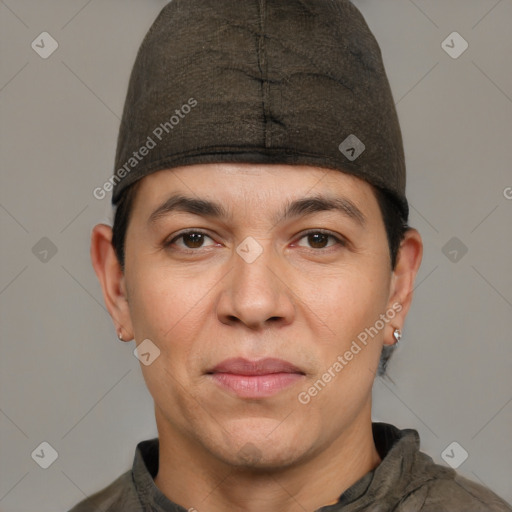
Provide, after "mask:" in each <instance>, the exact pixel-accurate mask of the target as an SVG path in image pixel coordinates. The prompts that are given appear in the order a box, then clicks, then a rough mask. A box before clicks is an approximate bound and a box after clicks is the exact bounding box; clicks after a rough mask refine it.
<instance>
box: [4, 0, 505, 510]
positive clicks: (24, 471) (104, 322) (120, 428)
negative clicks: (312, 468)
mask: <svg viewBox="0 0 512 512" xmlns="http://www.w3.org/2000/svg"><path fill="white" fill-rule="evenodd" d="M165 3H166V2H165V1H164V0H145V1H142V0H103V1H100V0H89V1H87V0H67V1H64V0H38V1H35V0H1V1H0V38H1V40H0V42H1V77H0V119H1V122H0V130H1V132H0V135H1V150H2V158H1V160H0V162H1V166H2V175H1V186H0V230H1V231H0V240H1V244H0V245H1V258H2V266H1V273H0V315H1V356H0V372H1V373H0V375H1V376H0V447H1V456H0V510H1V511H2V512H21V511H23V512H28V511H33V510H38V511H39V512H50V511H51V512H55V511H58V510H60V511H66V510H68V509H69V508H71V506H72V505H73V504H75V503H76V502H78V501H80V500H82V499H83V498H84V497H85V496H86V495H90V494H91V493H93V492H95V491H97V490H99V489H100V488H102V487H104V486H106V485H107V484H109V483H110V482H111V481H112V480H114V479H115V478H116V477H117V476H119V475H120V474H121V473H122V472H124V471H126V470H127V469H128V468H129V467H131V464H132V459H133V455H134V450H135V446H136V444H137V443H138V442H139V441H141V440H143V439H148V438H150V437H154V436H156V428H155V422H154V413H153V404H152V400H151V397H150V395H149V393H148V391H147V390H146V388H145V385H144V381H143V379H142V376H141V372H140V368H139V366H138V365H139V362H138V361H137V360H136V358H135V357H134V356H133V354H132V351H133V348H134V346H133V342H132V343H128V344H123V343H120V342H118V341H117V339H116V334H115V332H114V329H113V326H112V324H111V321H110V317H109V316H108V314H107V312H106V310H105V308H104V305H103V300H102V297H101V291H100V287H99V285H98V283H97V280H96V277H95V275H94V273H93V270H92V268H91V265H90V261H89V237H90V232H91V229H92V227H93V225H94V224H95V223H97V222H99V221H101V220H102V219H103V218H104V216H105V215H107V213H108V211H109V199H108V198H107V199H104V200H98V199H95V198H94V196H93V193H92V192H93V190H94V188H95V187H98V186H101V185H102V184H103V183H104V182H105V180H106V179H107V178H108V177H109V176H110V175H111V174H112V172H113V170H114V169H113V161H114V152H115V144H116V137H117V130H118V127H119V118H120V116H121V112H122V106H123V102H124V98H125V94H126V87H127V82H128V77H129V73H130V71H131V67H132V64H133V61H134V58H135V53H136V51H137V49H138V46H139V44H140V42H141V41H142V38H143V36H144V34H145V33H146V31H147V29H148V28H149V26H150V25H151V23H152V22H153V20H154V19H155V17H156V16H157V14H158V12H159V11H160V9H161V8H162V7H163V6H164V5H165ZM355 3H356V5H357V6H358V7H359V8H360V9H361V11H362V12H363V14H364V15H365V17H366V19H367V21H368V24H369V25H370V27H371V28H372V30H373V31H374V33H375V35H376V37H377V40H378V41H379V43H380V45H381V48H382V52H383V56H384V61H385V65H386V69H387V72H388V75H389V79H390V82H391V86H392V90H393V94H394V97H395V101H396V103H397V109H398V114H399V117H400V122H401V126H402V131H403V135H404V143H405V151H406V158H407V166H408V185H407V193H408V197H409V200H410V204H411V225H413V226H415V227H416V228H418V229H419V230H420V232H421V234H422V236H423V239H424V242H425V256H424V261H423V265H422V268H421V271H420V273H419V276H418V279H417V285H416V291H415V299H414V302H413V307H412V311H411V313H410V315H409V318H408V320H407V322H406V325H405V328H404V338H403V341H402V342H401V346H400V348H399V350H398V351H397V352H396V354H395V355H394V357H393V359H392V361H391V364H390V368H389V377H390V378H389V379H387V380H383V379H378V380H377V381H376V383H375V389H374V401H375V403H374V418H375V420H380V421H387V422H391V423H394V424H395V425H397V426H398V427H401V428H405V427H410V428H415V429H417V430H418V431H419V433H420V435H421V439H422V449H423V450H424V451H426V452H427V453H429V454H430V455H431V456H432V457H433V458H434V460H435V461H436V462H439V463H441V464H446V462H445V461H444V460H443V457H442V453H443V452H444V451H445V449H446V448H447V447H448V446H449V445H450V444H451V443H453V442H456V443H458V444H457V445H452V448H450V450H451V449H453V446H455V451H453V452H450V450H449V451H448V453H453V454H454V456H453V458H457V460H459V461H460V460H461V458H463V457H462V456H463V455H464V452H463V451H462V450H465V452H467V454H468V457H467V459H466V460H465V461H464V462H463V463H462V464H461V465H460V467H459V468H458V471H460V472H461V473H462V474H464V475H465V476H468V477H469V478H471V479H473V480H477V481H480V482H482V483H484V484H485V485H487V486H488V487H490V488H491V489H493V490H494V491H495V492H497V493H498V494H500V495H501V496H503V497H504V498H505V499H507V500H509V501H511V500H512V485H511V482H512V436H511V432H512V386H511V384H512V349H511V343H510V341H511V332H512V272H511V262H512V258H511V256H510V255H511V253H512V229H511V225H512V222H511V221H512V188H511V187H512V171H511V162H512V141H511V135H512V66H511V60H510V55H511V54H512V38H511V37H510V25H511V22H512V1H511V0H501V1H497V0H445V1H443V2H439V1H437V0H415V1H414V2H413V1H412V0H358V1H355ZM42 32H48V34H49V35H50V36H51V37H52V38H53V40H54V41H55V42H56V43H55V42H53V41H52V40H51V39H49V38H48V36H46V35H44V36H40V34H41V33H42ZM453 32H457V34H453ZM42 37H44V38H46V39H44V40H45V41H46V42H45V44H44V49H43V48H41V46H43V45H42V44H41V43H40V41H41V38H42ZM33 41H35V42H36V43H37V42H38V41H39V48H38V47H37V46H36V47H35V48H36V49H37V50H36V49H34V48H33V47H32V42H33ZM443 41H446V42H445V43H444V44H443ZM465 42H467V44H468V47H467V49H466V50H465V51H464V52H463V53H462V54H460V55H459V53H460V52H461V51H462V49H463V48H464V47H465V44H466V43H465ZM55 44H58V48H57V49H56V51H55V52H54V53H53V54H51V55H50V56H49V57H47V58H42V57H41V56H40V53H44V52H43V50H44V51H46V52H47V51H49V50H50V49H51V48H52V46H51V45H55ZM446 50H447V51H446ZM450 53H451V55H450ZM454 57H456V58H454ZM43 442H46V443H49V445H50V446H51V447H52V448H53V450H55V454H54V452H53V451H52V450H51V449H50V448H49V447H48V446H47V445H41V443H43ZM41 450H43V451H44V450H46V452H45V457H46V456H52V455H54V456H55V455H56V456H57V459H56V460H55V461H54V462H53V464H52V465H51V466H50V467H48V468H47V469H43V468H42V467H40V465H39V464H38V459H37V456H36V455H37V453H39V454H40V453H41ZM32 454H36V455H32ZM41 458H42V457H40V459H41ZM40 459H39V462H40ZM46 460H49V459H46Z"/></svg>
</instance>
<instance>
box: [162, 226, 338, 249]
mask: <svg viewBox="0 0 512 512" xmlns="http://www.w3.org/2000/svg"><path fill="white" fill-rule="evenodd" d="M205 239H210V240H211V241H212V242H214V244H211V245H209V246H205V245H204V241H205ZM303 239H308V240H307V241H308V242H309V243H312V244H313V246H309V247H305V246H303V245H298V244H296V243H295V242H294V245H298V246H299V247H304V248H305V249H308V250H310V251H315V252H319V251H325V250H326V249H331V248H333V247H334V248H336V247H337V246H339V247H345V246H346V245H347V242H346V240H345V239H344V238H343V237H340V236H339V235H337V234H336V235H335V234H334V233H332V232H331V231H326V230H323V229H311V230H309V231H306V232H304V233H301V234H300V236H299V237H298V238H297V239H296V240H297V241H301V240H303ZM179 240H182V242H183V243H182V245H181V246H180V245H178V244H177V241H179ZM329 240H333V241H334V244H332V245H325V246H324V245H323V242H325V241H327V242H328V241H329ZM186 242H187V243H189V244H190V245H186ZM215 245H217V243H216V242H215V241H214V240H213V238H212V237H211V236H210V235H209V234H208V233H206V232H204V231H202V230H200V229H189V230H186V231H182V232H181V233H179V234H177V235H176V236H174V237H173V238H172V239H170V240H169V241H166V242H164V247H165V248H167V249H171V250H174V249H175V248H177V249H176V250H178V251H183V252H188V253H191V252H198V251H199V250H200V249H206V248H207V247H214V246H215ZM314 245H317V246H316V247H315V246H314ZM318 245H320V247H318Z"/></svg>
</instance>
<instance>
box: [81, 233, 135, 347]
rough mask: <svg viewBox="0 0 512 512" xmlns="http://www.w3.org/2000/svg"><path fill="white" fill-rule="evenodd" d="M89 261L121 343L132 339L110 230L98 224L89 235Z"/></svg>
mask: <svg viewBox="0 0 512 512" xmlns="http://www.w3.org/2000/svg"><path fill="white" fill-rule="evenodd" d="M91 261H92V266H93V268H94V271H95V272H96V276H97V277H98V280H99V282H100V285H101V289H102V291H103V299H104V301H105V305H106V307H107V310H108V312H109V313H110V316H111V317H112V320H113V322H114V325H115V327H116V331H117V332H118V336H119V333H120V332H121V333H122V335H121V337H122V339H123V341H127V340H130V339H132V338H133V335H132V332H133V330H132V325H131V319H130V311H129V308H128V301H127V300H126V294H125V286H124V273H123V270H122V269H121V265H120V263H119V260H118V259H117V256H116V254H115V251H114V247H113V246H112V228H111V227H110V226H107V225H106V224H98V225H96V226H95V227H94V229H93V231H92V235H91Z"/></svg>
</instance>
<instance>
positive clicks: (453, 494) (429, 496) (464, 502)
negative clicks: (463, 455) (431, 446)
mask: <svg viewBox="0 0 512 512" xmlns="http://www.w3.org/2000/svg"><path fill="white" fill-rule="evenodd" d="M421 455H424V454H421ZM426 459H430V457H428V456H426V455H425V459H424V461H423V462H424V464H422V465H421V471H420V474H419V475H415V476H418V477H419V478H418V480H416V478H413V480H412V482H411V483H410V485H409V486H408V487H409V488H408V492H407V493H406V496H405V498H404V499H403V501H402V504H401V505H403V506H402V508H399V509H397V510H400V511H404V512H405V511H409V510H411V511H412V510H414V511H416V510H418V511H419V510H421V512H459V511H464V512H512V507H511V506H510V505H509V504H507V503H506V502H505V501H504V500H503V499H501V498H500V497H499V496H497V495H496V494H495V493H494V492H492V491H491V490H490V489H488V488H486V487H484V486H482V485H480V484H478V483H476V482H473V481H471V480H469V479H467V478H465V477H463V476H461V475H460V474H458V473H457V472H455V471H454V470H452V469H450V468H446V467H444V466H440V465H438V464H435V463H434V462H433V461H432V459H430V461H428V460H426ZM415 481H416V482H415ZM420 481H421V483H420Z"/></svg>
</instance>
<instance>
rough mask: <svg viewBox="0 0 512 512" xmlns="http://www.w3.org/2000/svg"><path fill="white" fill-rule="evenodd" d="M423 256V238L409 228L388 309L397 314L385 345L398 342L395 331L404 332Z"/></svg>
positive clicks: (401, 246) (401, 247) (400, 253)
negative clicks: (394, 334)
mask: <svg viewBox="0 0 512 512" xmlns="http://www.w3.org/2000/svg"><path fill="white" fill-rule="evenodd" d="M422 256H423V242H422V240H421V236H420V234H419V233H418V231H416V230H415V229H413V228H408V229H407V231H406V232H405V235H404V239H403V240H402V243H401V244H400V249H399V251H398V255H397V261H396V266H395V269H394V270H393V275H392V277H391V287H390V295H389V297H390V298H389V302H388V308H389V310H388V311H390V310H393V311H395V312H396V315H395V317H394V318H393V320H391V321H390V322H389V324H387V329H386V333H385V339H384V344H385V345H393V344H394V343H396V340H395V338H394V336H393V331H394V330H395V329H397V328H398V329H400V330H402V328H403V325H404V322H405V317H406V316H407V313H408V312H409V308H410V307H411V301H412V295H413V289H414V280H415V278H416V274H417V273H418V269H419V267H420V264H421V259H422Z"/></svg>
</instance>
